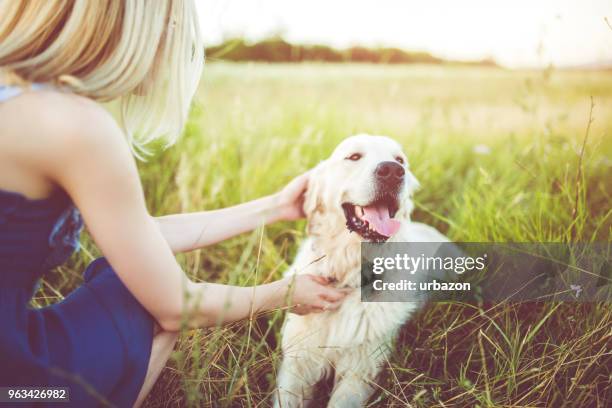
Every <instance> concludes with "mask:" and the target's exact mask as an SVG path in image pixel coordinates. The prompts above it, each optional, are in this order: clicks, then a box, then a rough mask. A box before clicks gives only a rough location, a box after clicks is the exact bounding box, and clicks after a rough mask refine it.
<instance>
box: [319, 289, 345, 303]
mask: <svg viewBox="0 0 612 408" xmlns="http://www.w3.org/2000/svg"><path fill="white" fill-rule="evenodd" d="M347 294H348V293H347V292H344V291H340V290H338V289H335V288H323V291H322V292H321V293H320V294H319V297H320V298H322V299H324V300H326V301H329V302H337V301H339V300H342V299H344V298H345V297H346V295H347Z"/></svg>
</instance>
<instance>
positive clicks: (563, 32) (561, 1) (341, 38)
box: [196, 0, 612, 67]
mask: <svg viewBox="0 0 612 408" xmlns="http://www.w3.org/2000/svg"><path fill="white" fill-rule="evenodd" d="M196 2H197V3H198V9H199V12H200V20H201V23H202V31H203V33H204V37H205V40H206V43H207V45H212V44H217V43H219V42H221V41H222V40H223V39H224V38H227V37H231V36H244V37H246V38H248V39H251V40H257V39H261V38H264V37H267V36H270V35H274V34H282V35H283V37H284V38H286V39H287V40H289V41H291V42H296V43H323V44H329V45H332V46H336V47H340V48H343V47H349V46H351V45H357V44H359V45H366V46H377V45H388V46H398V47H401V48H405V49H408V50H422V51H428V52H431V53H433V54H434V55H437V56H441V57H445V58H452V59H463V60H466V59H481V58H485V57H493V58H495V60H496V61H498V62H499V63H501V64H502V65H505V66H509V67H534V66H539V67H542V66H546V65H548V64H549V63H552V64H554V65H555V66H584V65H595V64H606V65H612V28H610V27H609V26H608V25H607V24H606V22H605V21H604V17H607V18H608V21H610V24H612V1H611V0H583V1H580V0H531V1H529V0H421V1H415V0H196Z"/></svg>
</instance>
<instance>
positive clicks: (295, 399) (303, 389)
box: [274, 353, 329, 408]
mask: <svg viewBox="0 0 612 408" xmlns="http://www.w3.org/2000/svg"><path fill="white" fill-rule="evenodd" d="M313 357H314V356H313V355H310V354H309V353H300V354H298V355H289V356H285V357H284V358H283V362H282V364H281V367H280V370H279V373H278V378H277V390H276V392H275V396H274V407H275V408H295V407H300V408H302V407H307V406H308V403H309V402H310V400H311V399H312V395H313V392H314V386H315V385H316V384H317V382H319V380H320V379H322V378H323V377H324V376H325V374H326V373H327V370H328V369H329V364H326V363H325V362H324V361H323V360H322V359H320V358H313Z"/></svg>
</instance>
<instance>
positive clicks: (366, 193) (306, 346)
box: [274, 134, 448, 408]
mask: <svg viewBox="0 0 612 408" xmlns="http://www.w3.org/2000/svg"><path fill="white" fill-rule="evenodd" d="M418 187H419V183H418V181H417V179H416V178H415V177H414V175H412V173H411V172H410V170H409V168H408V161H407V158H406V155H405V154H404V152H403V151H402V147H401V146H400V145H399V143H397V142H396V141H394V140H393V139H391V138H389V137H385V136H371V135H366V134H360V135H356V136H351V137H349V138H347V139H345V140H344V141H343V142H341V143H340V144H339V145H338V146H337V148H336V149H335V150H334V152H333V153H332V155H331V157H329V158H328V159H327V160H325V161H323V162H321V163H320V164H319V165H317V166H316V167H315V168H314V169H313V171H312V173H311V176H310V179H309V184H308V189H307V191H306V194H305V200H304V212H305V214H306V216H307V220H308V226H307V235H308V237H307V239H306V240H305V241H304V242H303V243H302V245H301V247H300V249H299V251H298V254H297V256H296V258H295V261H294V263H293V264H292V265H291V267H290V268H289V269H288V271H287V273H286V275H289V276H290V275H293V274H302V273H310V274H315V275H320V276H324V277H327V278H328V279H330V280H331V281H334V282H336V283H337V285H338V286H339V287H348V288H355V289H356V290H355V291H353V292H352V293H351V294H349V295H348V296H347V297H346V299H345V300H344V301H343V303H342V304H341V306H340V307H339V308H338V309H337V310H333V311H327V312H322V313H318V314H310V315H304V316H300V315H296V314H291V313H289V314H288V316H287V318H286V320H285V323H284V325H283V328H282V332H281V337H282V340H281V347H282V352H283V359H282V362H281V365H280V370H279V373H278V377H277V390H276V392H275V397H274V406H276V407H283V408H285V407H304V406H307V405H308V403H309V401H310V400H311V399H312V397H313V394H314V392H315V385H316V384H317V383H318V382H319V381H320V380H321V379H323V378H328V377H329V376H330V375H331V374H332V373H333V374H334V387H333V390H332V393H331V396H330V399H329V402H328V406H329V407H360V406H364V405H365V404H366V403H367V401H368V398H369V397H370V396H371V394H372V393H373V392H374V387H373V385H372V384H373V383H374V380H375V379H376V377H377V375H378V374H379V372H380V370H381V368H382V367H381V366H382V364H383V363H384V362H385V360H386V359H387V357H388V355H389V354H390V350H391V346H392V342H393V340H394V339H395V337H396V334H397V333H398V331H399V329H400V327H401V326H402V325H403V324H404V323H405V322H406V321H407V320H408V319H409V317H410V316H411V314H412V313H413V312H415V310H417V309H418V308H419V304H417V303H414V302H404V303H401V302H397V303H390V302H388V303H374V302H372V303H366V302H361V297H360V291H359V290H358V288H359V287H360V282H361V275H360V244H361V242H362V241H370V242H385V241H395V242H448V238H446V237H445V236H444V235H442V234H441V233H440V232H438V231H437V230H436V229H434V228H432V227H430V226H427V225H425V224H421V223H414V222H411V221H410V213H411V211H412V209H413V203H412V200H411V197H412V194H413V192H414V191H415V190H416V189H417V188H418Z"/></svg>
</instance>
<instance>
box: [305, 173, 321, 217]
mask: <svg viewBox="0 0 612 408" xmlns="http://www.w3.org/2000/svg"><path fill="white" fill-rule="evenodd" d="M322 164H323V162H322V163H320V164H319V165H318V166H317V167H315V168H314V169H313V170H312V172H311V173H310V177H309V179H308V188H307V189H306V192H305V193H304V206H303V207H302V208H303V209H304V214H306V218H308V219H310V218H311V217H312V216H313V215H314V213H316V212H320V211H323V198H322V193H323V185H322V184H323V183H322V180H321V165H322Z"/></svg>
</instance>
